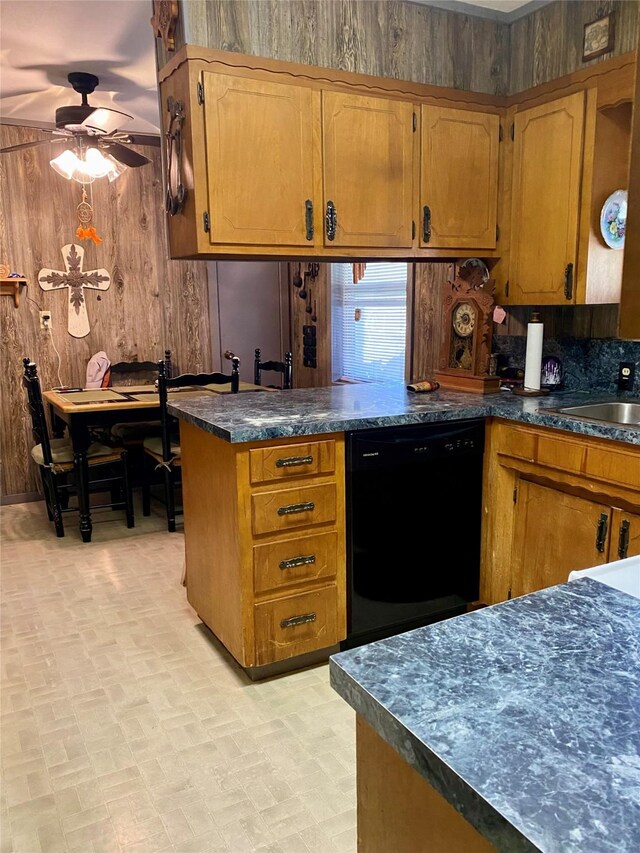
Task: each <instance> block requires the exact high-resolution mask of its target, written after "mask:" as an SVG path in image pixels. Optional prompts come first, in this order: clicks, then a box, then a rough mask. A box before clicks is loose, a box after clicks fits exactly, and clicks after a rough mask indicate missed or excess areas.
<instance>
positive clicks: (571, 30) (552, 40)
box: [509, 0, 640, 94]
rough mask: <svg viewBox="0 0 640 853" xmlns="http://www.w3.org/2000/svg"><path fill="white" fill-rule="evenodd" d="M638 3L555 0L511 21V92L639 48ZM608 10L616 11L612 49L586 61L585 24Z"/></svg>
mask: <svg viewBox="0 0 640 853" xmlns="http://www.w3.org/2000/svg"><path fill="white" fill-rule="evenodd" d="M639 8H640V4H639V3H638V2H637V0H570V2H565V0H556V2H555V3H549V4H548V5H546V6H542V7H540V8H539V9H536V10H535V11H533V12H531V13H530V14H529V15H525V17H523V18H520V19H519V20H517V21H514V22H513V23H512V24H511V27H510V30H511V36H510V38H511V44H510V63H509V94H515V93H516V92H521V91H522V90H523V89H529V88H531V87H532V86H537V85H539V84H540V83H547V82H549V81H550V80H555V79H557V78H558V77H563V76H564V75H565V74H571V73H572V72H573V71H577V70H578V69H580V68H586V67H587V66H588V65H593V64H595V63H597V62H602V61H603V60H605V59H609V58H610V57H612V56H619V55H621V54H623V53H627V52H628V51H630V50H635V49H636V46H637V43H638V20H639V17H640V16H639V13H638V9H639ZM608 11H614V12H615V44H614V49H613V52H612V53H608V54H606V55H605V56H602V57H599V58H597V59H593V60H591V62H583V61H582V42H583V37H584V25H585V24H587V23H589V22H590V21H594V20H595V19H596V18H599V17H601V15H600V14H599V13H600V12H608Z"/></svg>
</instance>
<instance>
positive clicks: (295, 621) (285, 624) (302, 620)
mask: <svg viewBox="0 0 640 853" xmlns="http://www.w3.org/2000/svg"><path fill="white" fill-rule="evenodd" d="M315 621H316V614H315V613H303V614H301V615H300V616H292V617H291V618H290V619H283V620H282V622H281V623H280V627H281V628H295V626H296V625H306V623H307V622H315Z"/></svg>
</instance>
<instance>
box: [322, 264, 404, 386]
mask: <svg viewBox="0 0 640 853" xmlns="http://www.w3.org/2000/svg"><path fill="white" fill-rule="evenodd" d="M407 266H408V265H407V264H403V263H367V268H366V271H365V274H364V278H362V279H361V280H360V281H359V282H358V283H357V284H354V283H353V271H352V265H351V264H332V265H331V318H332V320H331V344H332V376H333V379H334V380H337V379H352V380H355V381H361V382H385V383H390V382H403V381H404V361H405V344H406V335H407V271H408V269H407ZM356 316H359V319H356Z"/></svg>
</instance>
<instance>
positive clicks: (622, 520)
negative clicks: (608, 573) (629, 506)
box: [609, 509, 640, 562]
mask: <svg viewBox="0 0 640 853" xmlns="http://www.w3.org/2000/svg"><path fill="white" fill-rule="evenodd" d="M639 554H640V515H637V514H636V513H633V512H625V510H623V509H614V510H613V513H612V515H611V544H610V546H609V562H613V561H614V560H624V559H625V557H637V556H638V555H639Z"/></svg>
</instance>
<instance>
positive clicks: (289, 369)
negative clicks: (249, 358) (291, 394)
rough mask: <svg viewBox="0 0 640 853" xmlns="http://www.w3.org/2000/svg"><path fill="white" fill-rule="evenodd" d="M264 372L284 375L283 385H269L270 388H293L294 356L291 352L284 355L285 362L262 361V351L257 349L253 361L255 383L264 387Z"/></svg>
mask: <svg viewBox="0 0 640 853" xmlns="http://www.w3.org/2000/svg"><path fill="white" fill-rule="evenodd" d="M263 370H267V371H268V370H272V371H274V372H276V373H282V385H279V386H278V385H269V386H268V387H269V388H278V387H279V388H283V389H286V388H293V356H292V354H291V353H290V352H286V353H285V354H284V361H260V350H259V349H256V351H255V356H254V359H253V382H254V384H255V385H262V381H261V374H262V371H263Z"/></svg>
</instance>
